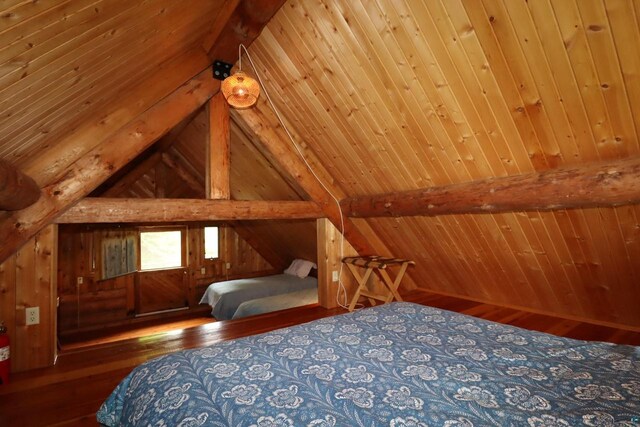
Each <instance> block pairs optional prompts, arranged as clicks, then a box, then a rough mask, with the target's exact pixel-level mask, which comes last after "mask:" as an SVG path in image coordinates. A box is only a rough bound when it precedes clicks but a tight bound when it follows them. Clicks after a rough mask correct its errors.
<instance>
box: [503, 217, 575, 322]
mask: <svg viewBox="0 0 640 427" xmlns="http://www.w3.org/2000/svg"><path fill="white" fill-rule="evenodd" d="M499 219H500V220H504V221H505V222H504V223H505V224H506V226H505V227H506V228H507V229H509V230H510V235H512V236H513V237H514V242H516V243H517V245H518V246H517V249H516V250H517V253H516V254H517V255H518V257H519V258H520V259H522V261H523V263H524V264H523V265H524V266H526V267H523V268H524V271H525V273H526V274H527V276H528V280H529V283H530V284H531V286H532V287H533V289H534V293H535V294H536V295H537V296H538V298H539V299H540V304H541V306H542V307H547V308H548V309H549V310H551V311H552V312H556V311H559V310H560V307H564V306H567V307H571V310H572V312H571V314H573V315H576V314H579V312H575V311H573V310H575V308H576V307H575V306H573V304H571V303H570V300H568V299H567V298H566V295H565V294H564V293H563V292H562V289H561V288H560V287H559V285H560V283H557V280H556V277H555V274H553V270H552V268H551V266H550V264H549V259H548V257H547V254H546V252H545V251H544V250H543V248H542V247H541V245H540V242H539V240H538V236H537V235H536V233H535V231H534V230H533V229H532V227H531V221H530V220H529V219H528V217H527V214H526V213H524V212H514V213H509V214H504V215H500V216H499Z"/></svg>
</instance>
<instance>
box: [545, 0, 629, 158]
mask: <svg viewBox="0 0 640 427" xmlns="http://www.w3.org/2000/svg"><path fill="white" fill-rule="evenodd" d="M553 9H554V12H555V14H556V19H557V20H558V28H559V30H560V32H561V34H562V37H563V41H564V43H565V45H566V46H568V48H567V50H566V52H567V55H568V58H569V61H570V62H571V66H572V67H573V75H574V76H575V79H576V83H577V85H578V87H579V88H580V95H581V96H582V102H583V105H584V109H585V112H586V114H587V118H588V121H589V123H590V125H591V129H592V132H593V136H594V138H595V141H596V144H597V145H598V147H599V151H600V153H601V155H603V157H605V158H616V157H617V158H619V157H621V156H624V155H625V154H626V148H625V147H624V146H623V145H620V144H617V143H616V141H615V139H614V134H613V129H612V122H611V120H612V117H610V116H609V115H608V114H607V106H606V104H605V100H604V97H603V88H602V87H601V83H600V80H599V78H598V71H597V70H596V64H595V62H594V57H593V56H592V52H591V51H590V46H589V42H588V40H587V34H588V33H589V32H591V31H590V29H589V28H587V27H586V26H585V25H584V24H583V22H582V19H581V17H580V12H579V10H578V5H577V4H576V2H574V1H571V2H566V3H562V2H560V3H559V2H555V3H553ZM600 28H602V27H600ZM593 53H594V54H595V52H593ZM607 56H608V55H603V58H602V59H603V60H606V59H605V58H606V57H607ZM615 63H616V64H617V60H616V61H615ZM602 83H604V84H606V80H603V81H602ZM610 83H611V84H612V86H613V85H614V82H610ZM612 90H615V89H613V88H612Z"/></svg>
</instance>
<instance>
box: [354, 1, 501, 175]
mask: <svg viewBox="0 0 640 427" xmlns="http://www.w3.org/2000/svg"><path fill="white" fill-rule="evenodd" d="M407 6H408V5H406V4H405V5H401V4H398V5H392V4H391V3H389V2H387V3H386V4H385V5H384V10H385V11H384V12H382V11H381V10H372V8H373V6H371V5H370V6H369V7H368V11H369V13H370V14H371V18H370V19H361V20H359V22H361V23H362V25H363V26H365V25H366V26H369V27H370V29H369V30H368V31H366V32H364V34H360V35H359V39H360V40H366V37H367V36H366V33H367V32H369V31H371V30H373V27H376V28H379V29H380V31H379V33H380V37H375V38H374V43H376V45H377V46H378V47H377V48H376V51H379V52H380V51H382V52H384V54H383V55H379V57H380V61H381V64H380V65H381V67H376V68H377V69H378V70H382V71H384V70H393V72H394V74H393V76H392V78H391V79H390V80H391V83H392V84H395V85H396V89H397V91H398V92H401V91H402V90H404V91H407V90H408V91H407V93H406V96H404V97H402V99H403V101H404V100H411V95H413V96H414V97H418V99H417V100H416V101H417V102H412V103H409V104H408V105H407V106H406V107H405V108H406V109H407V110H408V111H407V112H408V113H409V112H415V114H418V113H420V112H424V113H426V114H425V115H426V117H427V119H428V121H429V123H430V124H431V127H432V129H433V132H435V135H434V136H432V135H430V134H429V133H424V131H423V133H422V134H419V133H417V132H416V130H419V129H420V125H419V124H420V122H423V121H424V120H421V118H420V117H417V118H416V119H415V120H416V122H417V123H408V126H407V129H408V130H409V131H411V132H414V133H415V135H414V137H413V138H410V139H409V141H410V142H411V143H412V144H411V145H412V147H413V149H414V150H417V148H418V147H420V146H421V145H425V144H416V143H415V141H412V139H417V140H427V141H429V144H428V146H429V147H432V146H433V145H435V144H436V142H435V140H436V138H437V140H438V142H439V143H438V145H437V149H436V150H430V151H429V154H428V156H427V155H425V156H424V159H428V158H429V157H434V156H435V157H436V158H438V160H439V162H438V163H440V164H441V165H442V166H440V165H438V167H441V168H443V173H442V174H440V177H439V178H437V182H442V181H444V182H451V180H452V179H453V180H455V181H456V182H457V181H461V180H465V179H471V177H477V176H484V175H487V174H490V173H491V172H490V170H489V168H488V166H489V165H488V163H487V162H486V160H485V154H484V153H482V151H481V150H480V146H479V145H478V144H474V143H468V142H469V141H467V140H468V139H469V138H473V136H472V135H473V133H472V132H471V131H470V129H469V127H468V125H467V124H466V123H465V121H464V120H462V116H461V111H460V107H459V106H458V105H457V102H456V101H454V100H453V99H452V97H451V96H450V93H449V90H448V89H446V88H445V87H446V83H445V82H446V78H445V76H444V75H443V74H442V73H441V71H440V70H438V69H437V67H434V66H432V64H433V63H434V58H433V56H432V54H433V52H432V51H431V49H430V47H429V46H428V45H427V43H426V41H425V40H423V39H422V37H419V33H420V30H419V29H418V28H419V25H418V24H417V23H416V22H415V20H414V19H413V14H412V13H411V12H410V11H409V10H407ZM387 16H388V18H387ZM369 21H371V22H369ZM416 36H417V37H416ZM361 44H363V45H364V43H363V42H361ZM414 51H415V52H420V53H419V54H416V55H413V54H411V52H414ZM385 59H387V60H386V61H385ZM389 59H395V60H393V61H390V60H389ZM396 69H397V70H396ZM414 72H415V73H416V74H418V75H420V76H421V78H419V79H414V80H413V81H412V80H409V79H408V78H407V77H408V76H410V75H411V73H414ZM405 76H406V77H405ZM401 79H402V80H405V82H404V83H403V86H400V85H399V83H402V80H401ZM425 110H426V111H425ZM439 153H441V155H439ZM405 155H406V154H405ZM421 160H422V162H423V163H425V164H426V165H428V163H427V162H426V161H425V160H423V159H422V158H421ZM410 170H412V169H410ZM427 170H429V172H431V170H433V165H431V167H429V166H428V167H427Z"/></svg>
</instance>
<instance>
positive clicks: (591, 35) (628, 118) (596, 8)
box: [576, 2, 640, 157]
mask: <svg viewBox="0 0 640 427" xmlns="http://www.w3.org/2000/svg"><path fill="white" fill-rule="evenodd" d="M576 5H577V6H578V10H579V13H580V18H581V21H582V24H583V28H585V29H586V31H585V37H586V39H587V43H588V45H589V46H588V49H585V50H586V51H587V52H590V53H591V55H592V57H593V60H592V61H593V67H594V69H595V73H596V77H597V80H596V81H595V82H594V83H595V84H594V86H595V87H594V89H595V90H596V91H599V92H600V94H601V96H602V98H603V100H604V104H605V108H606V115H607V116H608V118H609V122H610V124H611V135H610V140H609V141H608V143H609V144H610V145H611V146H612V151H615V152H616V153H617V154H618V156H620V157H624V156H627V155H629V154H634V153H637V152H638V150H639V149H640V141H639V140H638V138H637V135H638V133H637V132H638V130H637V129H636V128H635V122H634V117H633V112H632V110H631V106H630V103H629V93H628V92H627V89H626V86H625V82H624V76H623V74H622V70H621V67H620V59H619V57H618V51H617V46H616V44H615V42H614V39H613V34H612V28H611V23H610V21H609V17H608V14H607V11H606V10H605V4H604V3H603V2H598V3H596V2H593V3H589V4H586V3H584V2H576ZM627 43H633V38H631V39H629V40H628V41H627ZM590 89H591V87H590ZM583 93H584V91H583ZM587 105H588V107H589V108H590V107H591V104H587Z"/></svg>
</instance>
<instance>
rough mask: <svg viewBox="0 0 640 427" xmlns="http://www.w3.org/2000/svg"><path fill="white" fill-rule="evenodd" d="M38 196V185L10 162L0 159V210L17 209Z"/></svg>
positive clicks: (25, 205)
mask: <svg viewBox="0 0 640 427" xmlns="http://www.w3.org/2000/svg"><path fill="white" fill-rule="evenodd" d="M39 198H40V187H38V184H36V182H35V181H34V180H33V179H31V177H29V176H27V175H25V174H23V173H22V172H20V170H19V169H18V168H16V167H15V166H13V165H12V164H11V163H9V162H7V161H4V160H2V159H0V210H3V211H17V210H20V209H24V208H26V207H27V206H30V205H32V204H34V203H35V202H36V201H38V199H39Z"/></svg>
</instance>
